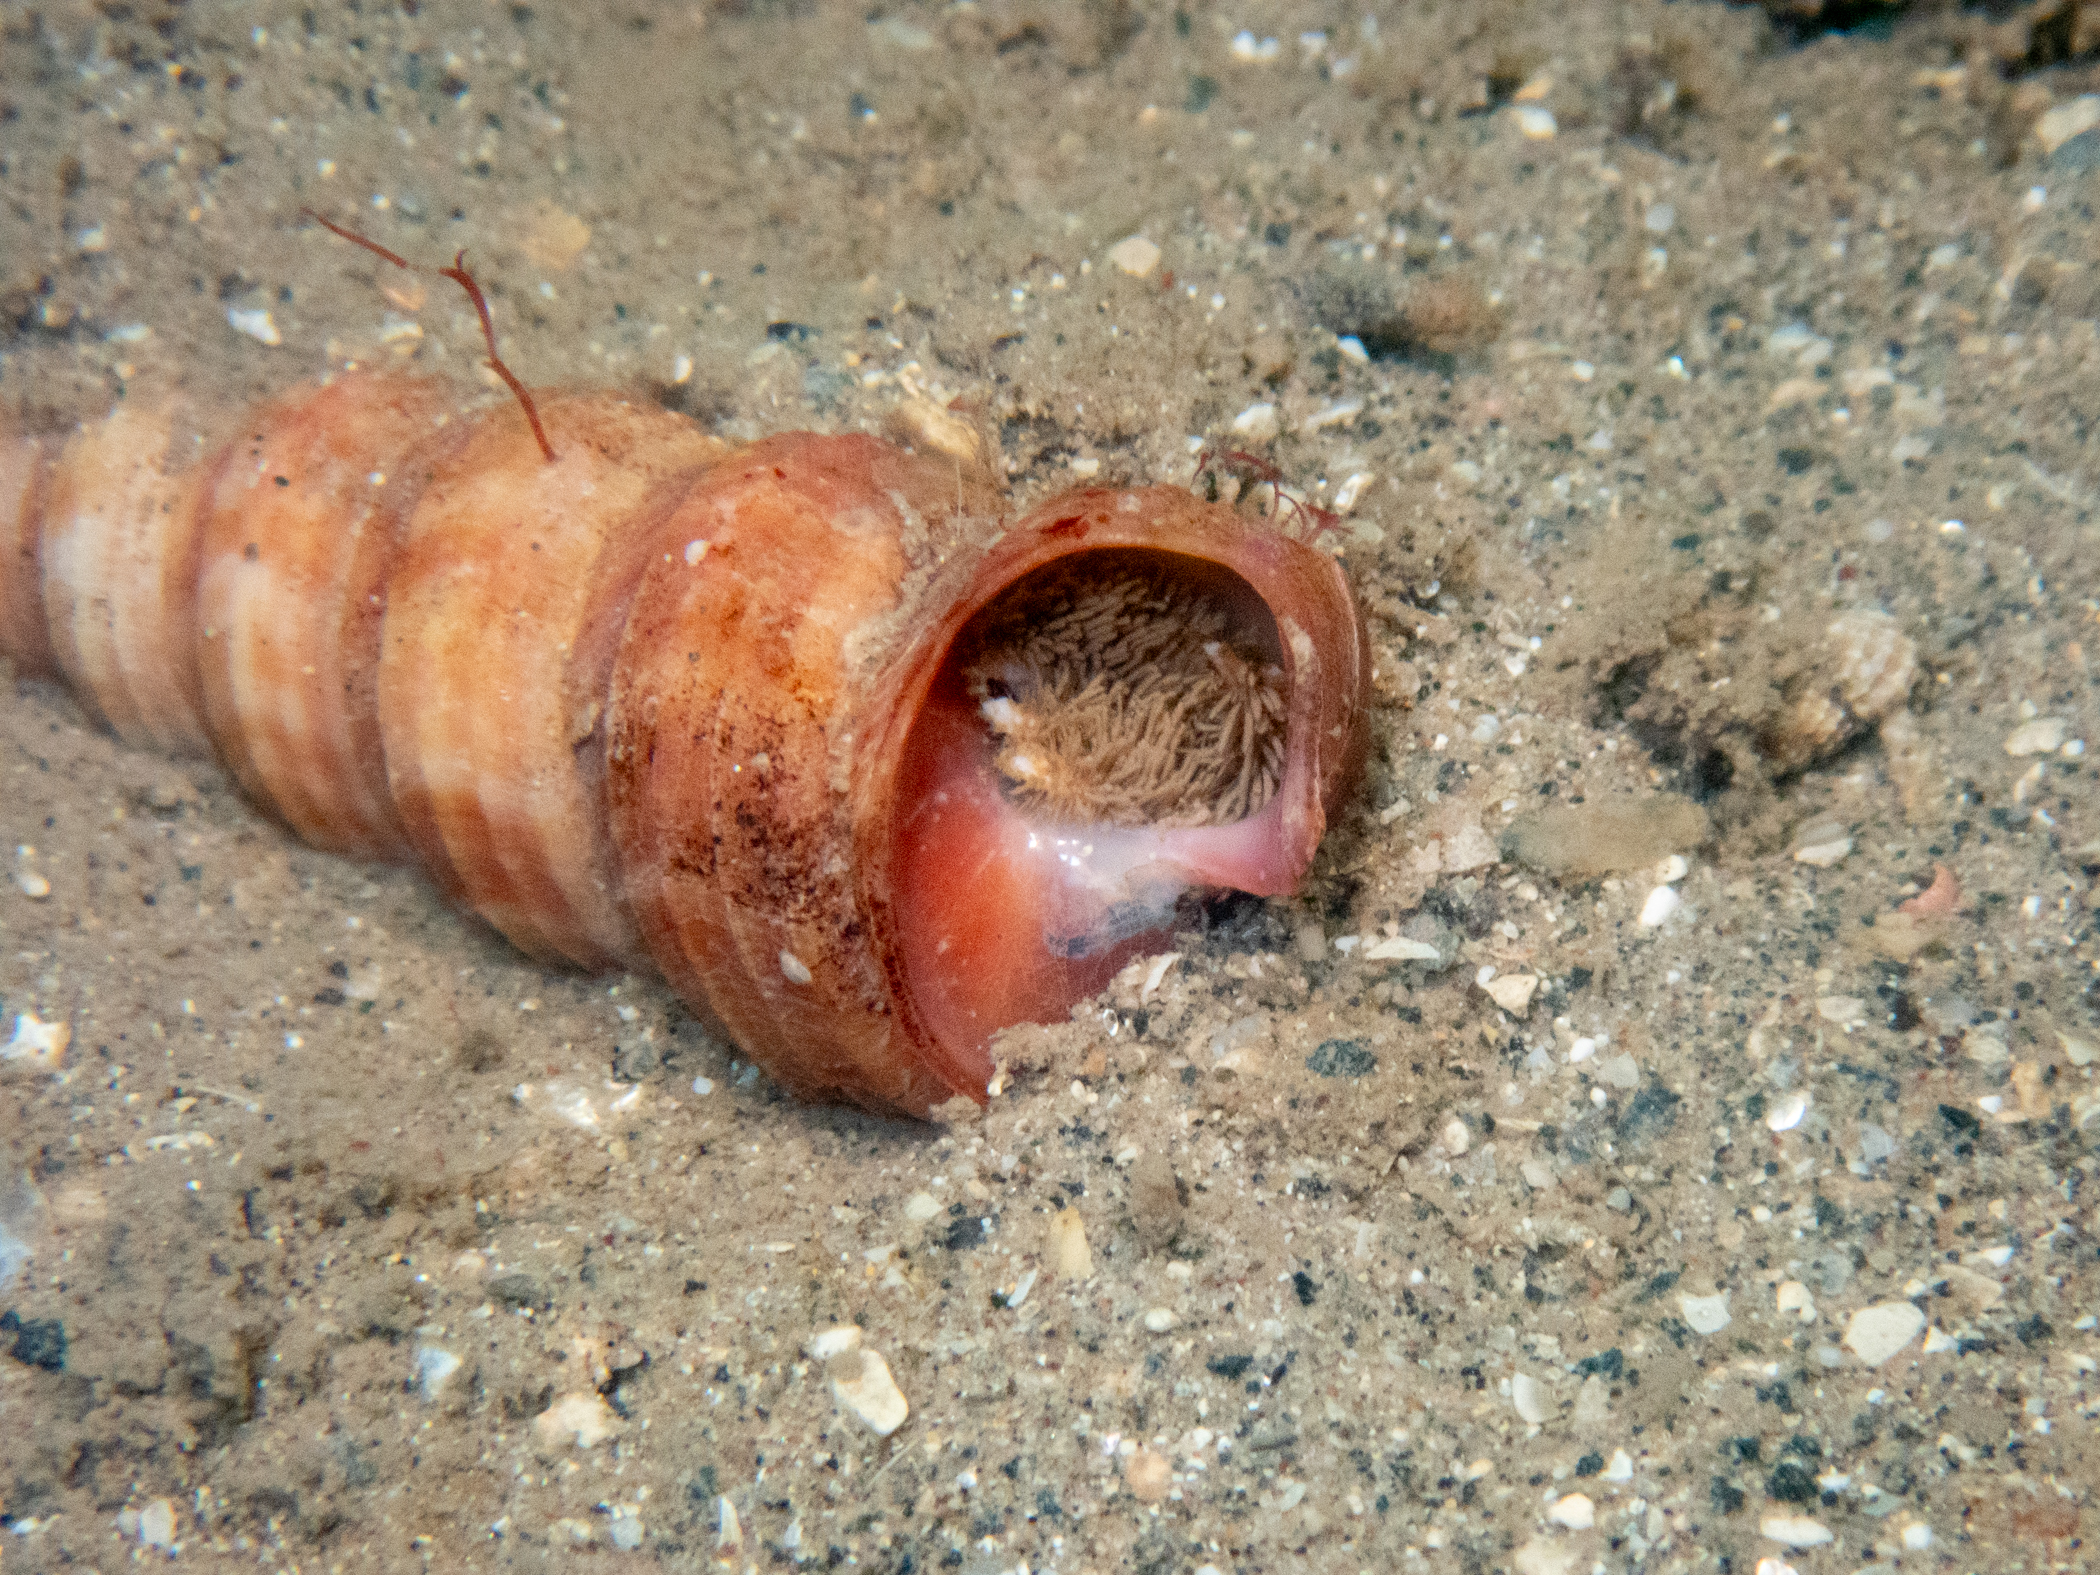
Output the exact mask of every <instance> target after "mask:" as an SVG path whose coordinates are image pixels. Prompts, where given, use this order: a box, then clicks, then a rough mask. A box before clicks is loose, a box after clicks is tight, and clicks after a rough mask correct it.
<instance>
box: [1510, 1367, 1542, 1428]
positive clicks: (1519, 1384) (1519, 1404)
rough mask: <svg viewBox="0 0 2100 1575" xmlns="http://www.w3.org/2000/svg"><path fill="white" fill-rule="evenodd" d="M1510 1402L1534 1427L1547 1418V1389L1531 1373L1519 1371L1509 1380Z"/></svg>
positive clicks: (1519, 1414) (1518, 1413)
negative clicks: (1540, 1386)
mask: <svg viewBox="0 0 2100 1575" xmlns="http://www.w3.org/2000/svg"><path fill="white" fill-rule="evenodd" d="M1509 1403H1510V1404H1511V1405H1513V1406H1515V1407H1516V1408H1517V1415H1518V1416H1520V1417H1522V1418H1523V1419H1524V1420H1525V1421H1527V1422H1529V1423H1530V1424H1531V1425H1532V1426H1533V1427H1536V1426H1538V1425H1539V1424H1540V1423H1541V1422H1543V1421H1545V1420H1546V1394H1545V1391H1544V1390H1542V1389H1540V1388H1539V1381H1538V1380H1537V1379H1536V1378H1534V1377H1532V1376H1531V1374H1529V1373H1519V1374H1517V1376H1516V1377H1514V1378H1512V1379H1511V1380H1510V1381H1509Z"/></svg>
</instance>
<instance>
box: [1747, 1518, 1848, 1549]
mask: <svg viewBox="0 0 2100 1575" xmlns="http://www.w3.org/2000/svg"><path fill="white" fill-rule="evenodd" d="M1757 1529H1758V1533H1759V1535H1761V1536H1764V1537H1766V1538H1768V1539H1769V1540H1771V1541H1773V1542H1778V1543H1782V1544H1784V1545H1785V1546H1787V1547H1789V1548H1819V1547H1821V1546H1822V1545H1823V1544H1824V1543H1826V1542H1828V1541H1830V1540H1831V1536H1830V1528H1829V1527H1828V1526H1826V1525H1824V1524H1823V1523H1822V1522H1821V1521H1820V1520H1810V1519H1809V1518H1808V1517H1807V1516H1806V1515H1767V1516H1765V1518H1764V1519H1763V1520H1761V1521H1759V1522H1758V1523H1757Z"/></svg>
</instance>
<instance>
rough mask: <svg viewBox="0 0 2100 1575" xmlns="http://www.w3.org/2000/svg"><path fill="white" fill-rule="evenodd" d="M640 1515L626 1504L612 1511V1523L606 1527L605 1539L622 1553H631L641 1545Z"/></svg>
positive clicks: (641, 1528)
mask: <svg viewBox="0 0 2100 1575" xmlns="http://www.w3.org/2000/svg"><path fill="white" fill-rule="evenodd" d="M643 1529H644V1528H643V1526H642V1517H641V1516H640V1515H638V1514H636V1513H635V1512H634V1511H633V1510H632V1509H630V1508H628V1507H627V1506H626V1505H624V1504H623V1505H621V1506H620V1507H619V1508H618V1509H616V1510H614V1511H613V1512H612V1524H611V1525H610V1526H608V1527H607V1528H606V1532H605V1535H606V1539H607V1540H608V1541H609V1542H611V1543H612V1545H613V1546H614V1547H616V1548H618V1549H619V1550H620V1551H621V1552H622V1553H632V1552H633V1551H634V1550H635V1549H636V1548H638V1547H640V1546H641V1545H642V1533H643Z"/></svg>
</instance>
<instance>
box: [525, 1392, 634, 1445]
mask: <svg viewBox="0 0 2100 1575" xmlns="http://www.w3.org/2000/svg"><path fill="white" fill-rule="evenodd" d="M619 1425H620V1423H619V1419H618V1418H617V1417H615V1416H614V1415H613V1411H612V1407H611V1406H609V1405H607V1404H606V1403H605V1401H604V1400H603V1399H601V1398H600V1397H599V1396H597V1395H595V1394H582V1393H578V1394H572V1395H563V1396H562V1397H561V1398H560V1399H559V1400H557V1401H555V1402H554V1404H552V1405H550V1406H549V1407H547V1409H546V1410H544V1411H542V1412H541V1413H540V1414H539V1415H538V1416H536V1417H534V1418H533V1419H532V1436H533V1438H534V1440H535V1441H536V1442H538V1444H539V1446H540V1447H541V1448H542V1449H549V1450H552V1449H561V1448H565V1447H567V1446H568V1445H570V1444H574V1445H575V1446H576V1447H577V1448H578V1449H589V1448H590V1447H591V1446H592V1445H594V1444H598V1443H602V1442H603V1441H604V1440H606V1439H608V1438H610V1437H612V1435H613V1433H614V1431H615V1430H616V1429H617V1428H618V1427H619Z"/></svg>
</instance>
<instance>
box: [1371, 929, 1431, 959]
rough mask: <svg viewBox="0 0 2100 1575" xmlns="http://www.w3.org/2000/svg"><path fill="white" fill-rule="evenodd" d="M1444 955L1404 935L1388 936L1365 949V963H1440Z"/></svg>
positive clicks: (1424, 942)
mask: <svg viewBox="0 0 2100 1575" xmlns="http://www.w3.org/2000/svg"><path fill="white" fill-rule="evenodd" d="M1442 959H1443V954H1442V953H1441V952H1439V951H1438V950H1437V949H1436V948H1435V947H1434V946H1432V945H1430V944H1429V943H1428V942H1427V941H1411V940H1409V939H1408V938H1407V937H1406V936H1404V935H1393V936H1388V937H1387V938H1386V939H1384V940H1382V941H1374V942H1372V943H1371V944H1370V945H1369V946H1366V947H1365V948H1364V961H1365V962H1432V963H1433V962H1440V961H1442Z"/></svg>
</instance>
